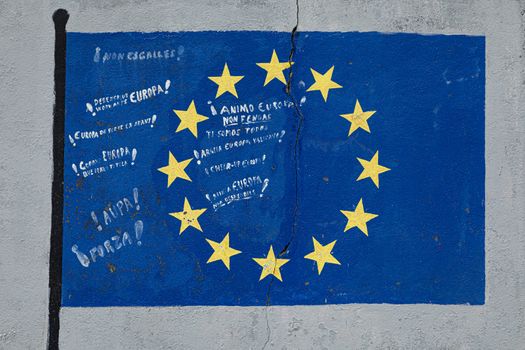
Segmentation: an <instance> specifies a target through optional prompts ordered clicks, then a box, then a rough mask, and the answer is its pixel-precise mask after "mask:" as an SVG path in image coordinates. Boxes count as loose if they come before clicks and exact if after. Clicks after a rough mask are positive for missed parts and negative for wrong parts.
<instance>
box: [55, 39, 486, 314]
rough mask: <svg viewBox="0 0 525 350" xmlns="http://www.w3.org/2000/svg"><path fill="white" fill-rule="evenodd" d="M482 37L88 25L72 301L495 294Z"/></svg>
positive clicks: (69, 186)
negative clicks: (489, 276) (120, 29)
mask: <svg viewBox="0 0 525 350" xmlns="http://www.w3.org/2000/svg"><path fill="white" fill-rule="evenodd" d="M484 86H485V41H484V38H482V37H469V36H444V35H439V36H424V35H412V34H385V33H320V32H301V33H298V34H297V35H296V37H295V41H294V42H293V45H292V44H291V42H290V34H289V33H278V32H183V33H100V34H88V33H68V34H67V59H66V118H65V135H64V143H65V144H64V165H65V168H64V211H63V229H64V233H63V260H62V261H63V273H62V282H63V285H62V305H63V306H66V307H67V306H70V307H78V306H164V305H240V306H245V305H268V304H271V305H301V304H347V303H400V304H405V303H438V304H483V303H484V295H485V293H484V289H485V271H484V196H485V194H484V180H485V173H484V168H485V162H484V120H485V119H484V94H485V90H484V89H485V88H484Z"/></svg>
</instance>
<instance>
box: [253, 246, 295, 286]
mask: <svg viewBox="0 0 525 350" xmlns="http://www.w3.org/2000/svg"><path fill="white" fill-rule="evenodd" d="M252 259H253V260H254V261H255V262H256V263H257V264H259V266H261V267H262V268H263V269H262V271H261V277H260V278H259V281H262V280H263V279H264V278H266V277H267V276H269V275H273V276H275V277H276V278H277V279H278V280H279V281H281V282H282V281H283V278H282V277H281V270H280V268H281V267H282V266H283V265H284V264H286V263H287V262H288V261H290V259H278V258H276V257H275V253H274V252H273V247H272V246H271V245H270V250H268V255H267V256H266V258H252Z"/></svg>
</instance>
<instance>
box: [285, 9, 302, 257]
mask: <svg viewBox="0 0 525 350" xmlns="http://www.w3.org/2000/svg"><path fill="white" fill-rule="evenodd" d="M295 6H296V23H295V26H294V27H293V29H292V34H291V48H290V56H289V57H288V63H289V64H290V70H289V73H288V79H287V82H286V94H287V95H288V96H289V97H290V99H291V100H292V103H293V106H294V110H295V114H296V116H297V118H298V121H297V130H296V132H295V143H294V153H293V160H294V168H295V178H294V186H295V203H294V209H293V225H292V234H291V236H290V239H289V240H288V242H287V243H286V245H285V246H284V247H283V249H282V250H281V252H280V253H279V256H283V255H284V254H285V253H286V252H287V251H288V247H289V246H290V244H291V243H292V241H293V240H294V238H295V236H296V233H297V214H298V213H299V141H300V134H301V129H302V127H303V121H304V116H303V113H302V111H301V109H300V108H299V104H298V103H297V99H296V98H295V96H294V95H293V94H292V79H293V65H292V60H293V58H294V55H295V50H296V44H295V40H296V38H295V37H296V35H297V28H298V26H299V0H296V1H295Z"/></svg>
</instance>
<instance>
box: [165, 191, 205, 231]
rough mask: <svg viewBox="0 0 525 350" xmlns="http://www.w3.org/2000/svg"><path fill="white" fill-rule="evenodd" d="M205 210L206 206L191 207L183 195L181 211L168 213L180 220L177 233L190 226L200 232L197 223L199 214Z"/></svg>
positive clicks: (200, 229)
mask: <svg viewBox="0 0 525 350" xmlns="http://www.w3.org/2000/svg"><path fill="white" fill-rule="evenodd" d="M205 211H206V208H202V209H192V208H191V206H190V202H188V198H186V197H184V207H183V208H182V211H179V212H176V213H170V215H171V216H173V217H174V218H177V219H179V220H180V230H179V235H181V234H182V233H183V232H184V230H186V229H187V228H188V227H190V226H191V227H194V228H196V229H197V230H199V231H201V232H202V228H201V225H200V224H199V216H201V215H202V214H203V213H204V212H205Z"/></svg>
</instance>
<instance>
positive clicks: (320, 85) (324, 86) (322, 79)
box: [306, 66, 342, 102]
mask: <svg viewBox="0 0 525 350" xmlns="http://www.w3.org/2000/svg"><path fill="white" fill-rule="evenodd" d="M310 71H311V72H312V75H313V77H314V80H315V82H314V83H313V84H312V85H310V87H309V88H308V89H307V90H306V91H319V92H320V93H321V95H322V96H323V99H324V101H325V102H326V101H327V100H328V92H329V91H330V89H340V88H342V86H341V85H339V84H338V83H336V82H335V81H333V80H332V74H333V73H334V66H332V67H331V68H330V69H328V70H327V71H326V73H324V74H321V73H319V72H318V71H316V70H315V69H313V68H310Z"/></svg>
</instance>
